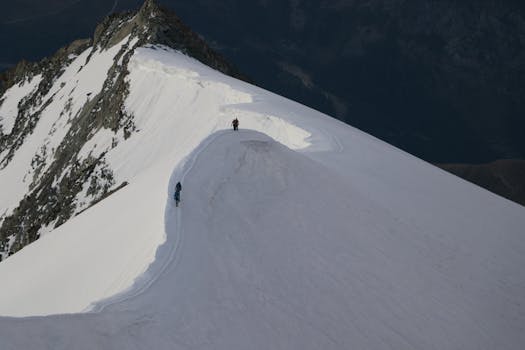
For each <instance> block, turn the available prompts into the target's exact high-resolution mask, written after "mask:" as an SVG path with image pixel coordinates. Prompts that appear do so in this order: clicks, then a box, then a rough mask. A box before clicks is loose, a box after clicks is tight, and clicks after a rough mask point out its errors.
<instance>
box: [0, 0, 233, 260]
mask: <svg viewBox="0 0 525 350" xmlns="http://www.w3.org/2000/svg"><path fill="white" fill-rule="evenodd" d="M126 38H127V43H125V44H124V45H122V46H121V48H120V50H119V52H118V53H117V54H116V55H115V56H114V61H113V64H112V66H111V68H110V69H109V71H108V75H107V78H106V80H105V82H104V85H103V88H102V89H101V90H100V93H98V94H96V95H94V96H88V97H87V99H86V103H85V104H84V105H83V106H82V108H80V110H78V111H76V112H74V111H72V110H71V105H70V103H69V104H68V103H66V104H65V105H64V109H63V110H62V111H61V112H60V116H61V117H62V116H66V117H67V118H68V119H67V120H68V124H69V125H68V127H69V129H68V131H67V134H66V135H65V137H64V138H63V139H62V141H61V142H60V144H59V146H58V147H49V146H48V145H46V144H43V145H42V146H41V148H40V150H39V151H38V152H37V154H35V155H34V157H33V160H32V164H31V169H27V173H26V174H20V175H21V176H24V175H25V176H26V178H27V179H26V181H29V182H30V186H29V189H30V190H29V192H28V193H26V195H25V197H24V198H23V199H22V200H21V202H20V203H19V205H18V207H17V208H15V209H14V210H13V211H12V212H6V213H2V212H0V215H2V216H0V259H1V258H5V257H6V256H9V255H11V254H13V253H15V252H17V251H18V250H20V249H22V248H23V247H24V246H25V245H27V244H29V243H31V242H33V241H35V240H36V239H38V238H39V236H40V235H41V234H42V233H43V232H45V231H49V230H51V229H53V228H55V227H58V226H59V225H61V224H63V223H64V222H66V221H67V220H69V219H70V218H71V217H72V216H74V215H76V214H78V213H79V212H81V211H82V210H85V209H86V208H88V207H89V206H90V205H93V204H94V203H96V202H98V201H100V200H101V199H103V198H105V197H106V196H108V195H109V194H111V193H113V192H114V191H116V190H118V189H119V188H121V187H122V186H124V185H125V184H126V183H120V184H117V183H115V180H114V177H113V172H112V170H111V169H110V168H109V166H108V165H107V163H106V161H105V153H102V154H100V155H99V156H97V157H93V156H91V155H90V156H88V157H86V158H81V157H79V152H80V151H81V149H82V148H83V147H84V146H85V144H86V142H87V141H88V140H89V139H90V138H91V137H92V136H93V135H95V134H96V133H97V132H98V131H99V130H100V129H102V128H105V129H110V130H112V131H113V132H114V133H115V134H117V133H122V134H123V136H124V139H126V138H128V137H130V136H131V135H132V134H133V133H134V132H138V130H136V128H135V125H134V121H133V115H129V114H127V113H126V112H125V110H124V101H125V100H126V97H127V95H128V83H127V81H126V76H127V74H128V70H127V66H128V63H129V60H130V58H131V56H132V55H133V52H134V49H135V48H137V47H139V46H144V45H148V44H161V45H166V46H169V47H172V48H174V49H177V50H179V51H181V52H183V53H186V54H188V55H190V56H192V57H194V58H196V59H198V60H200V61H201V62H203V63H204V64H206V65H208V66H211V67H213V68H215V69H217V70H219V71H221V72H223V73H225V74H228V75H232V76H235V77H238V78H242V76H241V75H240V74H239V73H238V72H237V71H236V70H235V69H234V68H233V67H232V66H231V65H229V64H228V63H227V62H226V61H225V60H224V59H223V58H222V57H221V56H220V55H218V54H217V53H215V52H214V51H213V50H211V49H210V48H209V47H208V45H207V44H206V43H205V42H204V41H203V40H202V39H201V38H200V37H199V36H198V35H197V34H195V33H194V32H192V31H191V29H190V28H188V27H187V26H185V25H184V24H183V23H182V22H181V20H180V19H179V18H178V17H177V16H176V15H175V14H174V13H173V12H170V11H169V10H166V9H164V8H161V7H159V6H158V5H157V4H156V3H155V2H154V1H153V0H147V1H146V2H145V3H144V5H143V6H142V7H141V8H140V10H139V11H138V12H130V13H123V14H116V15H111V16H108V17H107V18H105V19H104V20H103V22H102V23H101V24H99V25H98V26H97V28H96V30H95V34H94V37H93V39H86V40H78V41H75V42H74V43H72V44H70V45H69V46H67V47H65V48H63V49H60V50H59V51H58V52H57V53H56V54H55V55H54V56H53V57H51V58H46V59H44V60H42V61H41V62H38V63H29V62H21V63H19V64H18V65H17V66H16V67H14V68H13V69H11V70H9V71H7V72H5V73H4V74H2V75H1V76H0V81H1V83H2V86H1V87H0V94H1V95H0V96H1V97H0V103H2V102H3V98H4V94H5V92H6V91H7V90H8V89H9V88H10V87H12V86H14V85H17V84H23V83H24V82H28V81H30V80H31V79H32V78H34V77H35V76H37V75H42V79H41V81H40V83H39V85H38V87H37V88H36V89H34V90H33V91H32V92H31V93H29V94H28V95H27V96H25V97H24V98H23V99H22V100H21V101H20V103H19V105H18V115H17V117H16V121H15V124H14V127H13V129H12V131H11V132H10V133H5V134H4V133H3V132H1V131H0V171H2V170H3V169H5V168H6V167H7V166H8V165H9V164H10V162H11V161H13V160H14V159H15V157H16V154H17V151H18V150H19V149H20V147H21V146H22V145H23V144H24V142H25V141H26V140H27V138H28V136H30V135H31V134H32V133H33V131H34V129H35V126H36V125H37V123H38V122H39V120H40V117H41V114H42V112H43V111H44V110H45V109H46V107H48V106H49V105H50V104H51V103H52V102H53V99H54V98H55V97H56V95H57V93H58V92H59V91H60V88H62V86H61V87H59V88H58V89H57V87H55V89H54V90H52V89H53V87H54V85H55V84H57V80H58V79H59V77H60V76H61V75H62V74H63V73H64V71H65V69H66V68H67V67H68V65H69V64H70V63H71V62H72V61H73V60H74V59H75V58H76V57H77V56H78V55H80V54H81V53H82V52H84V51H85V50H86V49H89V48H90V47H92V48H93V50H92V51H91V53H90V55H89V56H88V57H87V59H86V63H85V65H84V66H87V65H89V64H90V60H91V58H92V55H93V54H95V53H96V52H100V51H101V50H108V49H110V48H112V47H114V46H115V45H117V44H118V43H121V42H122V41H123V40H124V39H126ZM82 68H83V67H81V68H80V69H82ZM50 91H57V92H55V93H54V94H53V95H52V96H49V92H50ZM69 102H70V101H69ZM53 132H54V131H53V130H52V131H51V134H52V133H53ZM51 136H52V135H51ZM111 147H113V148H114V147H118V140H117V138H115V141H114V142H113V144H112V146H111ZM81 192H83V195H84V196H88V197H89V198H90V201H89V203H80V201H79V194H80V193H81ZM2 210H4V208H2Z"/></svg>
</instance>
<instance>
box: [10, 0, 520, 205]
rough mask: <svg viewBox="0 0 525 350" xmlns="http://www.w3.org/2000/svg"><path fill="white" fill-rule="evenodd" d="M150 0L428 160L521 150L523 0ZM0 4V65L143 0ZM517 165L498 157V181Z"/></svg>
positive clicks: (259, 69) (233, 53)
mask: <svg viewBox="0 0 525 350" xmlns="http://www.w3.org/2000/svg"><path fill="white" fill-rule="evenodd" d="M159 2H160V3H161V4H164V5H167V6H168V7H170V8H172V9H174V10H175V11H176V12H177V13H178V14H179V16H180V17H181V18H182V19H183V20H184V21H185V22H186V23H187V24H188V25H189V26H190V27H192V28H193V29H194V30H195V31H197V32H198V33H200V34H201V35H202V36H203V37H204V38H205V39H206V41H208V43H209V44H211V46H212V47H214V48H215V49H216V50H217V51H219V52H220V53H222V54H223V55H224V56H225V57H226V58H227V59H228V60H230V61H231V62H232V63H233V64H235V65H236V66H237V67H238V68H239V70H240V71H241V72H243V73H245V74H246V75H248V76H249V77H251V79H252V80H253V81H254V82H255V83H257V84H258V85H260V86H262V87H265V88H267V89H269V90H272V91H275V92H277V93H279V94H282V95H284V96H287V97H290V98H292V99H295V100H297V101H299V102H302V103H304V104H306V105H309V106H311V107H313V108H316V109H318V110H320V111H323V112H325V113H327V114H330V115H333V116H335V117H337V118H339V119H341V120H343V121H345V122H348V123H349V124H351V125H353V126H356V127H358V128H360V129H362V130H364V131H367V132H369V133H371V134H373V135H375V136H377V137H379V138H381V139H383V140H385V141H387V142H389V143H392V144H394V145H396V146H398V147H400V148H402V149H404V150H406V151H408V152H410V153H412V154H414V155H416V156H419V157H421V158H423V159H425V160H427V161H429V162H433V163H447V164H450V163H467V164H476V163H490V164H487V165H486V166H483V167H478V168H476V169H478V170H477V171H476V172H472V171H469V172H468V173H469V174H477V173H483V171H484V170H485V169H487V168H491V166H492V165H491V164H499V163H493V162H494V161H496V160H500V159H524V158H525V3H524V2H523V1H517V0H499V1H494V0H463V1H455V0H454V1H453V0H441V1H435V0H432V1H431V0H309V1H302V0H289V1H284V0H252V1H247V0H220V1H218V0H191V1H190V0H165V1H159ZM0 3H1V8H2V12H1V13H0V23H1V24H0V47H2V48H4V49H3V50H1V51H0V65H1V67H0V69H1V68H2V67H4V68H5V67H8V66H9V65H12V64H14V63H16V62H18V61H19V60H20V59H22V58H25V59H29V60H38V59H40V58H42V57H44V56H48V55H50V54H52V53H53V52H54V51H55V50H56V49H58V48H59V47H61V46H63V45H65V44H66V43H69V42H71V41H72V40H74V39H77V38H80V37H89V36H90V35H91V34H92V32H93V30H94V26H95V24H96V23H97V22H99V21H100V20H101V19H102V18H103V17H104V16H106V15H107V14H109V13H111V12H114V11H121V10H125V9H132V8H136V7H138V6H140V5H141V3H142V1H141V0H115V1H113V0H112V1H107V0H106V1H102V0H94V1H87V0H42V1H38V2H36V1H29V0H23V1H17V2H7V1H5V0H1V1H0ZM518 163H519V162H508V163H507V164H510V166H506V167H505V171H504V172H503V173H502V172H501V171H500V170H501V166H498V169H499V170H498V172H497V173H498V174H500V175H498V176H503V182H505V181H504V180H505V177H506V176H509V177H510V178H512V179H515V178H516V175H515V172H514V170H513V169H514V167H513V164H518ZM463 166H468V165H461V164H456V165H454V167H453V168H454V169H455V173H456V174H463V173H465V172H464V171H460V170H458V169H460V168H461V167H463ZM447 169H448V170H450V169H452V168H451V167H450V166H447ZM491 171H492V170H491ZM492 173H494V171H492ZM501 174H503V175H501ZM485 177H486V176H481V177H480V178H481V179H483V178H485ZM470 180H472V179H470ZM474 180H475V179H474ZM523 181H525V180H523ZM474 182H476V181H474ZM478 183H480V184H481V185H484V186H486V187H489V188H490V186H489V185H487V184H484V183H483V181H481V180H480V181H478ZM522 183H523V182H522ZM521 188H523V186H521ZM493 190H494V189H493ZM498 191H499V192H498V193H500V194H502V195H504V196H507V197H509V198H515V194H513V193H511V192H512V191H514V189H513V190H512V191H511V192H509V193H506V192H505V191H501V190H498Z"/></svg>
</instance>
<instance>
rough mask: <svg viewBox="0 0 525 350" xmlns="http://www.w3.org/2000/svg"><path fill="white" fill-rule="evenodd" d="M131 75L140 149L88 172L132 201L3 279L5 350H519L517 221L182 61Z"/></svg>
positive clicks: (40, 244) (109, 209) (522, 292)
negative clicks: (109, 172)
mask: <svg viewBox="0 0 525 350" xmlns="http://www.w3.org/2000/svg"><path fill="white" fill-rule="evenodd" d="M96 62H97V61H96V60H92V61H91V62H90V63H88V64H87V65H86V67H85V69H86V71H91V72H94V73H93V74H94V75H97V74H102V75H103V74H105V73H104V69H106V70H107V68H100V69H96V68H90V65H91V64H97V63H96ZM129 70H130V73H129V76H128V81H129V85H130V94H129V96H128V99H127V101H126V109H127V112H128V113H130V114H132V115H133V116H134V120H135V123H136V125H137V129H138V132H136V133H134V134H133V135H132V136H131V137H130V138H129V139H127V140H124V139H123V137H122V135H118V134H117V135H115V134H113V133H112V132H111V131H108V130H101V131H100V132H99V133H98V134H96V135H94V136H93V138H92V140H91V141H90V142H89V143H88V145H87V146H85V149H83V151H82V152H81V154H82V156H88V155H89V154H90V153H96V154H100V153H102V152H107V159H108V163H109V165H110V167H111V169H113V170H114V173H115V175H116V177H117V180H116V182H117V183H121V182H123V181H127V182H129V185H127V186H125V187H123V188H122V189H120V190H119V191H117V192H116V193H114V194H112V195H111V196H109V197H108V198H107V199H104V200H103V201H101V202H100V203H98V204H97V205H95V206H93V207H92V208H90V209H88V210H86V211H84V212H82V213H81V214H80V215H78V216H76V217H75V218H73V219H71V220H69V221H68V222H67V223H65V224H64V225H62V226H60V227H59V228H57V229H55V230H53V231H51V232H50V233H48V234H46V235H45V236H43V237H41V238H40V239H39V240H37V241H36V242H34V243H33V244H31V245H29V246H27V247H26V248H24V249H23V250H22V251H20V252H18V253H17V254H15V255H13V256H12V257H10V258H9V259H7V260H5V261H3V262H1V263H0V280H2V281H3V282H4V283H3V286H2V288H1V289H0V315H2V316H11V317H0V339H1V342H0V349H2V350H4V349H5V350H10V349H53V350H55V349H71V348H74V349H80V350H83V349H86V350H87V349H145V348H151V349H190V348H192V349H193V348H199V349H403V350H406V349H523V347H524V346H525V269H524V268H523V267H524V266H525V229H524V228H525V209H524V208H523V207H521V206H519V205H517V204H514V203H512V202H510V201H507V200H505V199H503V198H501V197H498V196H496V195H494V194H491V193H489V192H487V191H485V190H483V189H481V188H479V187H477V186H475V185H472V184H470V183H467V182H465V181H463V180H461V179H459V178H457V177H455V176H453V175H450V174H448V173H446V172H444V171H442V170H440V169H438V168H435V167H433V166H432V165H430V164H427V163H425V162H423V161H421V160H419V159H417V158H415V157H413V156H411V155H409V154H406V153H405V152H403V151H401V150H399V149H396V148H394V147H392V146H390V145H388V144H386V143H384V142H382V141H380V140H377V139H375V138H374V137H371V136H369V135H367V134H365V133H363V132H360V131H358V130H356V129H354V128H352V127H350V126H348V125H346V124H343V123H341V122H339V121H337V120H335V119H332V118H330V117H328V116H326V115H323V114H321V113H319V112H317V111H314V110H312V109H309V108H307V107H305V106H302V105H300V104H297V103H295V102H293V101H290V100H287V99H285V98H282V97H280V96H277V95H275V94H272V93H270V92H267V91H265V90H262V89H259V88H257V87H254V86H252V85H249V84H246V83H244V82H241V81H238V80H235V79H233V78H230V77H228V76H225V75H222V74H220V73H218V72H216V71H214V70H212V69H210V68H208V67H206V66H204V65H202V64H201V63H199V62H197V61H195V60H193V59H191V58H189V57H187V56H184V55H182V54H180V53H178V52H176V51H173V50H170V49H166V48H163V47H145V48H140V49H138V50H136V52H135V54H134V56H133V58H132V60H131V62H130V66H129ZM66 74H67V72H66ZM91 79H94V80H97V79H100V77H95V76H94V77H91ZM97 81H98V80H97ZM17 98H18V97H17ZM234 117H237V118H238V119H239V120H240V128H241V130H240V131H239V132H234V131H231V130H230V122H231V120H232V119H233V118H234ZM56 118H59V117H58V116H56ZM41 123H49V121H48V120H47V119H45V118H44V119H43V120H42V121H41ZM37 127H38V126H37ZM37 130H38V129H37ZM39 137H40V138H41V136H39ZM114 138H118V139H119V144H118V147H116V148H111V147H110V146H111V144H112V140H113V139H114ZM177 181H181V182H182V186H183V189H182V202H181V207H179V208H175V207H174V203H173V201H172V196H173V189H174V185H175V183H176V182H177ZM18 195H19V194H18V193H17V196H18ZM11 203H12V202H11V200H9V201H6V206H10V205H11ZM4 209H5V208H0V212H1V211H3V210H4ZM35 262H36V263H35ZM59 314H60V315H59ZM28 316H33V317H28ZM34 316H45V317H34ZM13 317H18V318H13Z"/></svg>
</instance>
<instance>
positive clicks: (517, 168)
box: [439, 159, 525, 206]
mask: <svg viewBox="0 0 525 350" xmlns="http://www.w3.org/2000/svg"><path fill="white" fill-rule="evenodd" d="M439 167H440V168H442V169H444V170H446V171H448V172H450V173H452V174H454V175H457V176H459V177H462V178H463V179H465V180H468V181H470V182H472V183H475V184H477V185H478V186H481V187H485V188H486V189H488V190H489V191H492V192H494V193H497V194H499V195H500V196H502V197H505V198H507V199H510V200H512V201H515V202H517V203H520V204H521V205H524V206H525V183H524V179H525V161H523V160H513V159H509V160H499V161H496V162H492V163H487V164H439Z"/></svg>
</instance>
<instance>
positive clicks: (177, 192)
mask: <svg viewBox="0 0 525 350" xmlns="http://www.w3.org/2000/svg"><path fill="white" fill-rule="evenodd" d="M180 191H182V185H181V184H180V182H177V184H176V185H175V195H174V196H173V197H174V199H175V206H176V207H178V206H179V202H180Z"/></svg>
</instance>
